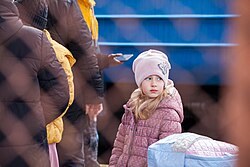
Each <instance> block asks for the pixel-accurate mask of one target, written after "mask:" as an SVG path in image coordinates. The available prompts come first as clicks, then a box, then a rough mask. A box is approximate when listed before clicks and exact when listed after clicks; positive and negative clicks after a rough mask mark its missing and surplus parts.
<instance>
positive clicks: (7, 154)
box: [0, 0, 69, 167]
mask: <svg viewBox="0 0 250 167" xmlns="http://www.w3.org/2000/svg"><path fill="white" fill-rule="evenodd" d="M0 36H1V38H0V59H1V61H0V78H1V79H0V119H1V121H0V134H1V135H0V136H1V137H0V155H1V156H0V166H3V167H4V166H22V167H26V166H27V167H34V166H36V167H48V166H50V160H49V151H48V142H47V133H46V127H45V126H46V124H48V123H49V122H51V121H52V120H54V119H55V118H57V117H58V116H59V115H61V114H62V113H63V112H64V111H65V109H66V107H67V104H68V101H69V87H68V84H67V76H66V74H65V72H64V70H63V68H62V66H61V65H60V63H59V62H58V60H57V58H56V55H55V52H54V50H53V49H52V47H51V45H50V43H49V41H48V39H47V38H46V35H45V34H44V33H43V32H42V31H40V30H38V29H35V28H33V27H30V26H25V25H23V23H22V21H21V20H20V19H19V14H18V10H17V8H16V6H15V5H14V4H13V1H12V0H1V1H0ZM42 102H43V103H42Z"/></svg>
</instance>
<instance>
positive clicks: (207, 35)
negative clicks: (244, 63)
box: [95, 0, 238, 163]
mask: <svg viewBox="0 0 250 167" xmlns="http://www.w3.org/2000/svg"><path fill="white" fill-rule="evenodd" d="M96 3H97V5H96V7H95V13H96V16H97V19H98V22H99V35H100V36H99V44H100V46H101V50H102V52H104V53H118V52H119V53H132V54H134V57H133V58H132V59H131V60H129V61H128V62H126V63H124V64H123V65H120V66H117V67H112V68H109V69H107V70H105V71H104V79H105V84H106V98H105V106H104V107H105V108H104V112H103V113H102V114H101V115H100V116H99V120H98V130H99V135H100V145H99V161H100V162H102V163H107V162H108V159H109V156H110V151H111V149H112V145H113V141H114V139H115V135H116V132H117V128H118V125H119V123H120V118H121V116H122V114H123V109H122V105H123V104H124V103H126V101H127V100H128V99H129V96H130V94H131V92H132V91H133V90H134V89H135V88H136V85H135V82H134V78H133V73H132V71H131V65H132V62H133V60H134V58H136V56H137V55H138V54H139V53H140V52H142V51H145V50H148V49H150V48H151V49H158V50H161V51H163V52H165V53H167V54H168V57H169V61H170V63H171V65H172V69H171V71H170V78H171V79H172V80H173V81H174V82H175V85H176V87H177V89H178V90H179V92H180V94H181V96H182V99H183V105H184V112H185V120H184V122H183V131H192V132H196V133H200V134H205V135H208V136H211V137H213V138H216V139H222V136H223V127H221V126H218V114H221V112H222V110H221V109H220V107H219V103H218V102H219V100H220V91H221V90H222V89H223V87H225V86H227V85H228V84H229V83H228V82H227V80H226V79H225V71H226V69H227V65H228V63H229V62H228V60H232V55H229V54H227V53H228V50H230V49H231V48H233V47H235V46H236V44H235V43H234V42H232V41H230V33H232V32H233V30H232V29H233V28H232V26H231V24H230V22H231V21H232V20H234V19H236V18H237V17H238V16H237V15H236V14H235V13H234V12H233V11H232V10H231V4H232V3H233V0H219V1H218V0H200V1H197V0H143V1H134V0H115V1H114V0H96Z"/></svg>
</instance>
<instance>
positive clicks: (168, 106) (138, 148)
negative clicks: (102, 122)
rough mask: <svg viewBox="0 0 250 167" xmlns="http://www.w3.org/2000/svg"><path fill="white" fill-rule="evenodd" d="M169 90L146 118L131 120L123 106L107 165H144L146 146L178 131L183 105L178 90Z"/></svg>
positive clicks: (145, 161)
mask: <svg viewBox="0 0 250 167" xmlns="http://www.w3.org/2000/svg"><path fill="white" fill-rule="evenodd" d="M173 89H174V90H173V91H172V92H173V93H172V95H171V96H168V97H166V98H164V99H163V100H162V101H161V102H160V104H159V106H158V107H157V109H156V110H155V112H154V114H153V115H152V116H151V117H150V118H149V119H147V120H139V121H137V122H135V119H134V115H133V113H132V111H131V109H130V108H129V107H128V106H127V105H124V108H125V113H124V115H123V117H122V122H121V124H120V125H119V128H118V132H117V135H116V139H115V142H114V147H113V150H112V155H111V158H110V161H109V167H146V166H147V149H148V147H149V145H151V144H153V143H155V142H156V141H158V140H159V139H162V138H164V137H166V136H168V135H171V134H174V133H181V131H182V128H181V122H182V121H183V117H184V116H183V106H182V101H181V97H180V95H179V93H178V91H177V90H176V89H175V88H174V87H173Z"/></svg>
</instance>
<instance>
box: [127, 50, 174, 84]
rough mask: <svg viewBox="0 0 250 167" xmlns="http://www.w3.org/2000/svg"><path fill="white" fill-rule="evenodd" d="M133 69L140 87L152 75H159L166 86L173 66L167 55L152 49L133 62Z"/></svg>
mask: <svg viewBox="0 0 250 167" xmlns="http://www.w3.org/2000/svg"><path fill="white" fill-rule="evenodd" d="M132 68H133V72H134V74H135V82H136V84H137V86H138V87H140V85H141V83H142V81H143V80H144V79H145V78H147V77H148V76H150V75H158V76H159V77H161V78H162V80H163V81H164V83H165V86H166V85H167V83H168V76H169V70H170V69H171V66H170V63H169V61H168V57H167V55H166V54H164V53H163V52H161V51H158V50H153V49H150V50H148V51H145V52H142V53H141V54H139V55H138V57H137V58H136V59H135V60H134V62H133V67H132Z"/></svg>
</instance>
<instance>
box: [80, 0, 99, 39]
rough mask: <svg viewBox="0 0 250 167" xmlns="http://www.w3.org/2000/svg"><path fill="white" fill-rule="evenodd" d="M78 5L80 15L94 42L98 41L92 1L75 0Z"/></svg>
mask: <svg viewBox="0 0 250 167" xmlns="http://www.w3.org/2000/svg"><path fill="white" fill-rule="evenodd" d="M77 2H78V5H79V7H80V9H81V12H82V15H83V17H84V19H85V21H86V23H87V25H88V27H89V30H90V32H91V34H92V39H93V40H94V41H97V40H98V22H97V19H96V17H95V13H94V6H95V4H96V3H95V1H94V0H77Z"/></svg>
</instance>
